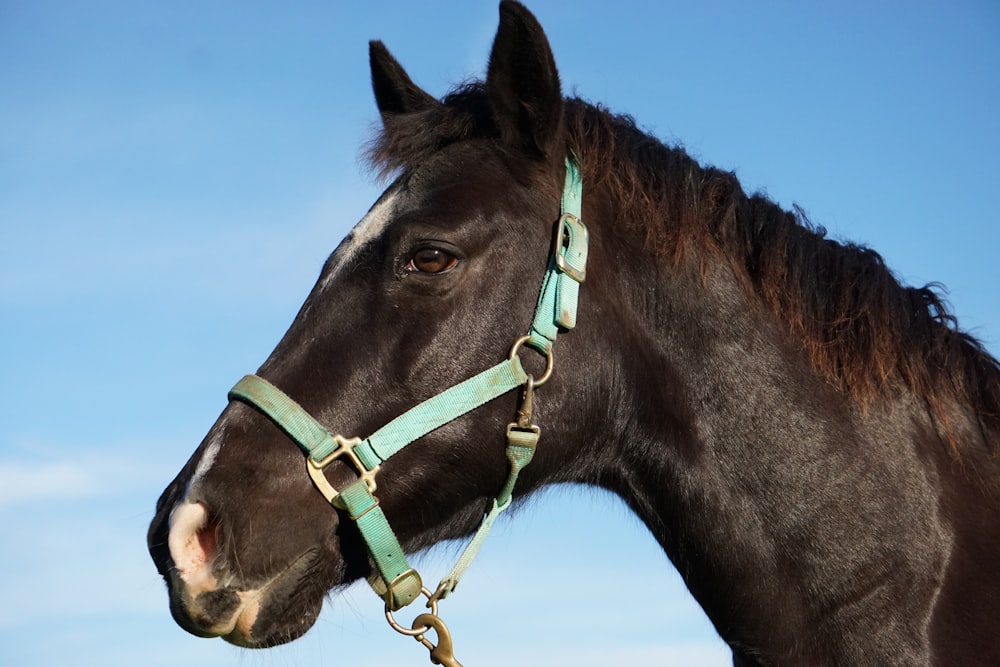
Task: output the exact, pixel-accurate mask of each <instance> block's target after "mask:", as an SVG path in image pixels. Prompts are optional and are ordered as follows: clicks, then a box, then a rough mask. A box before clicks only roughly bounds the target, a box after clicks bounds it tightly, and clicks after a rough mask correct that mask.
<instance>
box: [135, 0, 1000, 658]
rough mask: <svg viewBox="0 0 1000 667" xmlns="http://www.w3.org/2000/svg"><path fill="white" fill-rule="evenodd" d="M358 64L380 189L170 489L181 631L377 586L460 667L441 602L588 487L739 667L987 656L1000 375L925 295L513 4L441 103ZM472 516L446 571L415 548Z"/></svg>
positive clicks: (250, 640)
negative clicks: (750, 183)
mask: <svg viewBox="0 0 1000 667" xmlns="http://www.w3.org/2000/svg"><path fill="white" fill-rule="evenodd" d="M370 63H371V78H372V86H373V90H374V96H375V100H376V104H377V107H378V110H379V113H380V116H381V120H382V126H381V130H380V132H379V133H378V136H377V137H375V138H374V139H373V141H372V143H371V145H370V147H369V150H368V154H367V157H368V159H369V160H370V162H371V165H372V166H373V167H374V168H375V169H376V170H377V171H379V172H380V173H381V174H383V175H384V176H386V177H390V178H391V183H390V185H389V187H388V188H387V189H386V190H385V192H384V193H383V194H382V196H381V197H380V198H379V199H378V200H377V201H376V202H375V203H374V205H373V206H372V207H371V209H370V210H369V211H368V213H367V214H366V215H365V216H364V217H363V219H362V220H361V221H360V222H359V223H358V224H357V226H355V227H354V229H353V230H352V231H351V232H350V233H349V234H348V235H347V237H346V238H345V239H344V240H343V241H342V242H341V244H340V245H339V246H338V247H337V248H336V249H335V250H334V252H333V253H332V254H331V255H330V256H329V259H328V260H327V261H326V263H325V265H324V266H323V269H322V271H321V274H320V276H319V278H318V281H317V283H316V285H315V287H314V288H313V290H312V291H311V293H310V294H309V295H308V297H307V298H306V300H305V302H304V304H303V305H302V307H301V310H300V311H299V313H298V315H297V316H296V318H295V320H294V321H293V322H292V324H291V326H290V328H289V329H288V331H287V333H286V334H285V335H284V337H283V338H282V339H281V341H280V342H279V344H278V345H277V347H276V348H275V349H274V351H273V352H272V353H271V355H270V356H269V357H268V358H267V360H266V361H265V362H264V363H263V365H262V366H261V367H260V368H259V369H258V371H257V372H256V374H254V375H250V376H247V377H246V378H244V379H243V380H240V381H239V382H238V383H237V384H236V386H235V387H234V388H233V390H232V391H231V392H230V403H229V404H228V406H227V407H226V408H225V410H224V411H223V412H222V414H221V415H220V416H219V418H218V420H217V421H216V423H215V424H214V425H213V426H212V428H211V429H210V430H209V432H208V434H207V435H206V436H205V439H204V440H203V441H202V443H201V444H200V445H199V447H198V448H197V450H196V451H195V452H194V454H193V455H192V456H191V458H190V460H189V461H188V462H187V464H186V465H185V466H184V467H183V468H182V469H181V471H180V472H179V474H178V475H177V477H176V478H175V479H174V480H173V481H172V482H171V483H170V484H169V485H168V486H167V488H166V490H165V491H164V492H163V494H162V496H161V497H160V499H159V501H158V503H157V506H156V513H155V516H154V518H153V520H152V522H151V525H150V528H149V532H148V537H147V542H148V548H149V551H150V554H151V556H152V558H153V561H154V563H155V565H156V567H157V569H158V571H159V572H160V574H161V575H162V576H163V578H164V580H165V582H166V586H167V590H168V594H169V599H170V608H171V611H172V614H173V617H174V619H175V620H176V621H177V623H178V624H180V626H181V627H183V628H184V629H185V630H187V631H189V632H191V633H194V634H196V635H199V636H204V637H222V638H223V639H225V640H226V641H228V642H231V643H233V644H236V645H239V646H245V647H268V646H273V645H277V644H281V643H284V642H288V641H291V640H294V639H296V638H297V637H299V636H301V635H302V634H304V633H305V632H306V631H307V630H308V629H309V628H310V627H311V626H312V625H313V623H314V622H315V620H316V618H317V616H318V614H319V611H320V608H321V606H322V602H323V600H324V598H325V596H326V595H327V594H328V592H329V591H330V590H331V589H333V588H335V587H337V586H341V585H343V584H346V583H348V582H352V581H355V580H358V579H362V578H367V579H369V581H370V582H371V583H372V586H373V587H374V588H375V590H376V592H377V593H378V595H379V596H380V597H381V598H382V602H383V603H384V605H385V607H386V613H387V618H388V619H389V620H390V623H392V624H393V627H395V628H396V629H397V630H399V631H400V632H403V633H404V634H410V635H411V636H415V637H416V638H417V639H418V640H419V641H421V642H422V643H424V644H425V646H427V647H428V648H429V649H430V650H431V658H432V660H434V661H436V662H439V663H441V664H458V663H457V661H455V659H454V656H453V654H452V653H451V642H450V635H449V634H448V630H447V627H446V626H445V624H444V623H443V622H442V621H441V617H440V616H439V615H438V605H439V604H440V603H442V602H444V601H445V599H446V598H447V596H448V595H449V594H451V592H452V591H453V590H454V587H455V583H456V582H457V579H458V577H459V576H460V575H461V574H462V573H464V569H465V567H467V565H468V562H470V561H471V558H472V557H474V555H475V553H476V550H477V549H478V548H479V546H480V545H481V544H482V540H483V538H484V537H485V534H486V532H487V531H488V529H489V526H490V525H492V522H493V520H494V519H495V518H496V516H497V515H498V514H499V513H500V512H501V511H503V510H504V509H505V508H506V507H507V506H508V505H510V504H511V502H512V500H516V501H517V502H521V501H522V500H523V499H524V498H526V497H528V496H530V495H531V494H532V492H534V491H536V490H538V489H540V488H542V487H544V486H547V485H552V484H557V483H562V482H575V483H580V484H586V485H594V486H598V487H603V488H605V489H607V490H610V491H611V492H613V493H615V494H617V495H618V496H620V497H621V498H622V499H623V500H624V502H625V503H626V504H627V505H628V507H629V508H631V510H632V511H633V512H634V513H635V514H636V515H637V516H638V517H639V518H640V519H641V521H642V522H643V523H644V524H645V525H646V526H647V527H648V529H649V531H650V533H651V534H652V535H653V536H654V537H655V539H656V540H657V541H658V543H659V544H660V545H661V547H662V548H663V550H664V552H665V553H666V554H667V556H668V557H669V558H670V560H671V561H672V563H673V564H674V566H675V567H676V568H677V570H678V571H679V573H680V575H681V576H682V578H683V580H684V582H685V584H686V585H687V587H688V588H689V590H690V591H691V593H692V595H693V596H694V598H695V599H696V600H697V601H698V603H699V604H700V605H701V606H702V608H703V609H704V610H705V613H706V614H707V616H708V618H709V619H710V620H711V622H712V623H713V625H714V627H715V628H716V630H717V631H718V633H719V635H720V636H721V637H722V639H723V640H724V641H725V642H727V644H728V645H729V646H730V647H731V649H732V652H733V662H734V664H735V665H954V664H961V665H997V664H1000V569H998V568H997V567H996V559H997V555H998V554H1000V364H998V362H997V360H996V359H994V358H993V357H992V356H990V354H989V353H988V352H987V351H986V350H985V348H984V347H983V346H982V345H981V344H980V343H979V342H978V341H977V340H976V339H974V338H973V337H972V336H970V335H969V334H967V333H965V332H963V331H961V330H960V329H959V327H958V325H957V323H956V321H955V318H954V317H953V316H952V315H951V313H950V312H949V310H948V309H947V307H946V305H945V304H944V302H943V300H942V299H941V297H940V296H939V294H938V292H937V291H935V289H933V288H931V287H922V288H916V287H909V286H905V285H903V284H901V283H900V282H899V281H898V280H897V279H896V278H895V277H894V275H893V274H892V272H891V271H890V270H889V269H888V268H887V266H886V265H885V263H884V261H883V260H882V258H881V257H880V256H879V255H878V254H877V253H876V252H874V251H872V250H870V249H868V248H866V247H863V246H859V245H854V244H850V243H845V242H838V241H834V240H831V239H829V238H827V237H826V235H825V232H824V230H823V229H822V228H820V227H817V226H814V225H813V224H811V223H810V222H809V220H808V219H807V218H806V217H805V216H804V214H802V213H801V212H799V211H786V210H783V209H781V208H780V207H779V206H777V205H776V204H774V203H773V202H772V201H770V200H769V199H768V198H767V197H766V196H764V195H761V194H747V193H745V192H744V191H743V189H742V188H741V186H740V184H739V182H738V180H737V179H736V177H735V176H734V175H733V174H732V173H729V172H725V171H722V170H719V169H716V168H712V167H707V166H703V165H700V164H698V163H697V162H696V161H695V160H694V159H692V158H691V157H690V156H689V155H687V154H686V153H685V152H684V151H683V149H681V148H679V147H676V146H668V145H665V144H664V143H662V142H661V141H659V140H658V139H656V138H655V137H652V136H650V135H649V134H647V133H645V132H643V131H641V130H640V129H638V128H637V126H636V123H635V122H634V120H633V119H631V118H630V117H628V116H624V115H616V114H614V113H612V112H610V111H608V110H607V109H605V108H603V107H600V106H596V105H593V104H590V103H588V102H586V101H584V100H582V99H579V98H576V97H564V96H563V94H562V91H561V87H560V82H559V75H558V70H557V68H556V65H555V60H554V56H553V54H552V51H551V48H550V46H549V43H548V40H547V38H546V36H545V33H544V31H543V29H542V27H541V26H540V25H539V23H538V21H537V20H536V19H535V17H534V16H533V15H532V14H531V13H530V12H529V11H528V10H527V9H526V8H525V7H523V6H522V5H520V4H518V3H516V2H509V1H505V2H502V3H501V4H500V23H499V27H498V30H497V33H496V37H495V40H494V42H493V47H492V51H491V53H490V57H489V64H488V69H487V74H486V77H485V80H483V81H475V82H471V83H467V84H463V85H461V86H459V87H457V88H456V89H454V90H453V91H451V92H450V93H449V94H448V95H447V96H446V97H444V98H443V99H438V98H435V97H434V96H432V95H430V94H429V93H427V92H425V91H424V90H422V89H421V88H419V87H418V86H417V85H416V84H414V83H413V81H412V80H411V79H410V77H409V76H408V74H407V73H406V71H405V70H404V69H403V67H402V66H401V65H400V64H399V63H398V62H397V60H396V59H395V58H394V57H393V56H392V55H391V54H390V52H389V51H388V50H387V49H386V47H385V46H384V45H383V44H382V43H381V42H377V41H373V42H371V43H370ZM355 436H367V437H365V438H364V439H362V438H361V437H355ZM505 443H506V444H505ZM469 535H474V537H473V538H472V542H471V543H470V547H469V549H468V550H467V551H466V552H464V553H463V556H462V558H461V559H460V562H459V564H458V565H457V566H456V568H455V570H454V571H453V572H452V573H451V574H450V575H449V576H448V577H446V578H445V579H444V580H442V583H441V584H439V586H438V587H437V589H436V590H432V589H431V588H430V587H428V586H425V585H424V583H423V581H422V579H421V578H420V576H419V574H418V573H417V572H416V571H415V570H413V569H412V568H410V567H409V566H408V564H407V562H406V554H407V553H412V552H415V551H419V550H421V549H424V548H426V547H429V546H431V545H434V544H437V543H439V542H441V541H443V540H451V539H462V538H467V537H468V536H469ZM424 598H426V606H427V607H428V609H429V611H428V612H426V613H423V614H421V615H420V616H418V617H417V619H416V620H415V621H414V623H413V625H412V626H411V627H409V628H407V627H405V626H404V625H401V624H400V623H399V622H397V621H395V617H394V615H393V614H394V613H398V612H399V610H400V609H401V608H403V607H405V606H406V605H408V604H409V603H411V602H413V601H414V600H418V599H419V600H424ZM432 631H433V632H432ZM435 637H436V638H435Z"/></svg>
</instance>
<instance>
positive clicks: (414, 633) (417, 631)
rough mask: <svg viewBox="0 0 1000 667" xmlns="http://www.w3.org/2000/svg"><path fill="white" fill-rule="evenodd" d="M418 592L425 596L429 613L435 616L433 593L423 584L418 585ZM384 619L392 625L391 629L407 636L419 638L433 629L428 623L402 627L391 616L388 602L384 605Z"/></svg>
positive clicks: (436, 604)
mask: <svg viewBox="0 0 1000 667" xmlns="http://www.w3.org/2000/svg"><path fill="white" fill-rule="evenodd" d="M420 592H421V593H423V595H424V597H426V598H427V600H428V603H427V606H428V607H429V608H430V610H431V613H432V614H434V615H435V616H437V613H438V601H437V598H435V597H434V594H433V593H431V592H430V591H429V590H427V589H426V588H424V587H423V586H421V587H420ZM385 620H386V621H388V622H389V625H390V626H391V627H392V629H393V630H395V631H396V632H398V633H399V634H401V635H406V636H407V637H417V638H419V637H420V636H421V635H423V634H425V633H426V632H427V631H428V630H433V628H432V627H431V626H429V625H425V626H423V627H421V628H407V627H403V626H402V625H400V624H399V622H398V621H397V620H396V619H395V618H393V616H392V610H391V609H389V605H388V603H386V605H385Z"/></svg>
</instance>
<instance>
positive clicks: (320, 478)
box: [306, 435, 380, 509]
mask: <svg viewBox="0 0 1000 667" xmlns="http://www.w3.org/2000/svg"><path fill="white" fill-rule="evenodd" d="M333 439H334V440H335V441H336V442H337V445H339V446H338V447H337V449H335V450H333V452H331V453H330V454H329V455H328V456H326V457H325V458H324V459H323V460H322V461H316V460H314V459H313V458H312V457H311V456H307V457H306V470H308V471H309V477H311V478H312V481H313V484H315V485H316V488H317V489H319V492H320V493H322V494H323V497H324V498H326V501H327V502H328V503H330V504H331V505H334V506H335V507H339V508H340V509H347V508H346V507H344V505H343V503H338V502H337V498H338V496H340V491H338V490H337V489H335V488H333V485H332V484H330V481H329V480H328V479H327V478H326V475H324V474H323V469H324V468H326V467H327V466H328V465H330V464H331V463H333V462H334V461H335V460H336V459H339V458H340V457H342V456H346V457H347V458H348V459H349V461H350V463H351V464H353V465H354V467H355V469H356V470H357V471H358V477H360V478H361V479H363V480H364V482H365V484H366V485H367V486H368V491H369V492H370V493H371V494H372V495H375V488H376V484H375V474H376V473H377V472H378V471H379V467H380V466H375V467H374V468H372V469H371V470H369V469H368V468H367V467H365V464H364V463H362V462H361V459H360V457H358V455H357V453H356V452H355V451H354V449H355V448H356V447H357V446H358V445H360V444H361V443H362V442H364V440H362V439H361V438H345V437H343V436H341V435H335V436H333Z"/></svg>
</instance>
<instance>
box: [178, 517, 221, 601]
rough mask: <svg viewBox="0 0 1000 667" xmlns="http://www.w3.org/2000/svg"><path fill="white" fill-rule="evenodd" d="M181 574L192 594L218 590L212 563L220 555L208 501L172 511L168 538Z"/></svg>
mask: <svg viewBox="0 0 1000 667" xmlns="http://www.w3.org/2000/svg"><path fill="white" fill-rule="evenodd" d="M167 546H168V548H169V550H170V557H171V559H173V561H174V567H176V568H177V574H178V575H180V578H181V580H182V581H183V582H184V583H185V584H186V585H187V587H188V590H189V592H190V593H192V594H197V593H199V592H203V591H207V590H214V589H215V587H216V581H215V577H214V576H213V575H212V563H213V561H214V560H215V557H216V549H217V537H216V525H215V522H214V521H212V520H211V517H210V514H209V511H208V508H207V507H206V506H205V504H204V503H200V502H185V503H183V504H181V505H178V506H177V507H175V508H174V511H173V512H172V513H171V514H170V534H169V537H168V538H167Z"/></svg>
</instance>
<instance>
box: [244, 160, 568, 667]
mask: <svg viewBox="0 0 1000 667" xmlns="http://www.w3.org/2000/svg"><path fill="white" fill-rule="evenodd" d="M582 196H583V180H582V178H581V176H580V171H579V168H578V167H577V165H576V163H575V161H574V160H573V159H571V158H567V160H566V181H565V185H564V187H563V194H562V202H561V212H560V217H559V221H558V223H557V225H556V231H555V236H554V240H553V247H552V253H551V256H550V257H549V266H548V270H547V271H546V273H545V278H544V279H543V281H542V288H541V291H540V294H539V297H538V304H537V305H536V307H535V315H534V319H533V321H532V323H531V329H530V330H529V332H528V333H527V334H526V335H525V336H523V337H522V338H519V339H518V340H517V341H515V343H514V344H513V346H512V347H511V350H510V354H509V355H508V358H507V359H505V360H504V361H502V362H500V363H499V364H497V365H496V366H493V367H492V368H489V369H487V370H485V371H483V372H481V373H479V374H478V375H475V376H473V377H471V378H469V379H467V380H465V381H464V382H460V383H459V384H457V385H454V386H452V387H450V388H449V389H446V390H445V391H443V392H441V393H440V394H437V395H436V396H434V397H432V398H430V399H428V400H426V401H424V402H423V403H420V404H419V405H416V406H414V407H413V408H411V409H409V410H408V411H406V412H404V413H403V414H402V415H400V416H398V417H396V418H395V419H393V420H392V421H390V422H389V423H388V424H386V425H385V426H383V427H382V428H380V429H378V430H377V431H375V432H374V433H373V434H371V435H370V436H368V437H367V438H365V439H364V440H362V439H360V438H344V437H343V436H340V435H332V434H331V433H330V432H329V431H328V430H327V429H326V427H324V426H323V425H322V424H320V423H319V422H318V421H316V419H314V418H313V417H312V416H311V415H310V414H309V413H307V412H306V411H305V410H304V409H303V408H302V407H301V406H299V404H298V403H296V402H295V401H294V400H292V399H291V398H290V397H289V396H288V395H286V394H285V393H284V392H282V391H281V390H280V389H278V388H276V387H275V386H274V385H272V384H271V383H270V382H268V381H267V380H265V379H263V378H261V377H258V376H256V375H247V376H245V377H244V378H243V379H242V380H240V381H239V382H238V383H237V384H236V386H235V387H233V388H232V390H230V392H229V400H230V401H241V402H243V403H247V404H249V405H251V406H253V407H254V408H256V409H257V410H259V411H260V412H262V413H263V414H264V415H266V416H267V417H268V418H270V419H271V420H272V421H273V422H274V423H275V424H276V425H278V426H279V427H280V428H281V429H282V430H283V431H284V432H285V433H286V434H287V435H288V436H289V437H290V438H291V439H292V440H293V441H295V443H296V444H297V445H298V446H299V447H301V448H302V450H303V451H304V452H305V453H306V454H307V465H306V468H307V470H308V472H309V476H310V477H311V478H312V480H313V483H314V484H315V485H316V487H317V489H319V491H320V493H322V494H323V497H324V498H326V499H327V501H328V502H330V503H331V504H332V505H333V506H334V507H337V508H339V509H342V510H345V511H346V512H348V514H349V516H350V518H351V519H352V520H354V521H355V522H357V525H358V528H359V530H360V531H361V536H362V538H364V540H365V543H366V544H367V546H368V551H369V553H370V554H371V557H372V560H373V561H374V562H375V568H376V569H377V570H378V575H377V576H374V575H373V577H372V578H371V579H370V582H371V584H372V587H373V588H374V589H375V591H376V592H377V593H378V594H379V595H380V596H381V597H382V598H383V600H384V601H385V605H386V617H387V618H388V620H389V623H390V625H392V627H393V628H395V629H396V630H398V631H399V632H402V633H403V634H407V635H410V636H414V637H416V638H417V640H418V641H420V642H421V643H423V644H424V645H425V646H427V647H428V648H429V649H431V659H432V661H435V662H437V663H439V664H446V665H447V664H452V665H458V662H457V661H455V659H454V656H452V655H451V650H450V644H451V641H450V636H449V635H448V630H447V628H446V627H445V626H444V624H443V623H442V622H441V619H440V618H438V617H437V602H438V601H439V600H441V599H444V598H445V597H447V595H448V594H449V593H451V592H452V591H454V590H455V587H456V586H457V585H458V582H459V579H461V577H462V575H463V574H464V573H465V570H466V569H467V568H468V567H469V565H470V564H471V563H472V560H473V559H474V558H475V556H476V553H478V551H479V548H480V546H481V545H482V542H483V540H484V539H485V538H486V535H487V534H488V533H489V530H490V528H491V527H492V525H493V522H494V521H495V520H496V518H497V516H498V515H499V514H500V513H501V512H503V510H505V509H506V508H507V507H508V506H509V505H510V502H511V498H512V491H513V489H514V484H515V483H516V482H517V477H518V474H519V473H520V471H521V469H522V468H524V466H526V465H528V463H529V462H530V461H531V458H532V456H533V454H534V451H535V446H536V444H537V442H538V437H539V429H538V427H537V426H535V425H534V424H533V423H532V421H531V412H532V399H533V392H534V389H535V388H536V387H538V386H540V385H542V384H544V383H545V382H546V381H547V380H548V379H549V377H550V376H551V374H552V370H553V357H552V345H553V343H555V340H556V336H557V334H558V333H559V331H568V330H569V329H572V328H573V327H574V326H575V325H576V310H577V295H578V293H579V288H580V283H582V282H583V281H584V279H585V278H586V266H587V228H586V227H585V226H584V224H583V223H582V222H581V221H580V217H581V216H580V211H581V206H582ZM524 345H527V346H529V347H531V348H532V349H534V350H536V351H537V352H539V353H540V354H542V355H544V356H545V357H546V368H545V371H544V373H543V375H542V377H541V378H539V379H538V380H535V379H534V378H532V376H531V375H529V374H527V373H526V372H525V371H524V368H523V367H522V365H521V360H520V357H519V356H518V352H519V350H520V349H521V348H522V347H523V346H524ZM518 387H524V393H523V397H522V400H521V406H520V409H519V410H518V417H517V421H516V422H513V423H511V424H510V425H508V427H507V458H508V461H509V462H510V473H509V475H508V477H507V481H506V483H505V484H504V486H503V488H502V489H501V491H500V493H498V494H497V497H496V498H495V499H494V501H493V504H492V507H491V508H490V510H489V511H488V512H487V513H486V515H485V516H484V517H483V521H482V524H481V525H480V527H479V529H478V530H477V532H476V534H475V535H474V536H473V538H472V540H471V541H470V542H469V544H468V546H467V547H466V548H465V551H464V552H463V553H462V555H461V557H460V558H459V560H458V562H457V563H456V564H455V567H454V568H453V569H452V571H451V572H450V573H449V574H448V575H447V576H446V577H445V578H444V579H442V580H441V583H440V584H439V585H438V587H437V589H436V591H435V592H434V593H431V592H430V591H428V590H427V589H426V588H424V586H423V583H422V582H421V579H420V575H419V574H418V573H417V572H416V570H414V569H413V568H411V567H410V566H409V564H408V563H407V561H406V556H405V555H404V554H403V549H402V547H400V545H399V540H398V539H397V538H396V535H395V533H394V532H393V531H392V528H391V527H390V526H389V522H388V520H387V519H386V516H385V514H384V513H383V512H382V508H381V507H380V506H379V502H378V499H377V498H376V497H375V491H376V488H377V484H376V475H377V473H378V471H379V466H380V465H381V464H382V463H383V462H384V461H385V460H386V459H388V458H389V457H390V456H392V455H393V454H395V453H397V452H399V451H400V450H401V449H403V448H404V447H406V446H407V445H408V444H410V443H411V442H413V441H415V440H417V439H419V438H421V437H423V436H424V435H426V434H428V433H430V432H431V431H434V430H436V429H438V428H440V427H441V426H444V425H445V424H447V423H448V422H450V421H452V420H454V419H456V418H458V417H460V416H462V415H464V414H466V413H467V412H471V411H472V410H475V409H476V408H478V407H480V406H481V405H484V404H485V403H488V402H490V401H492V400H493V399H495V398H498V397H500V396H502V395H504V394H506V393H508V392H510V391H512V390H514V389H516V388H518ZM337 459H345V460H346V462H348V463H350V464H351V465H352V466H353V467H354V468H355V469H356V470H357V472H358V475H359V477H358V479H357V480H355V481H354V482H352V483H350V484H348V485H347V486H345V487H344V488H343V489H340V490H337V489H335V488H333V486H332V485H331V484H330V482H329V481H328V480H327V479H326V476H325V475H324V474H323V470H324V468H326V466H328V465H329V464H330V463H332V462H333V461H335V460H337ZM421 594H423V595H425V596H426V597H427V598H428V607H429V608H430V609H431V613H429V614H421V615H420V616H418V617H417V619H416V620H415V621H414V624H413V627H412V628H411V629H406V628H403V627H402V626H400V625H399V624H397V623H396V622H395V620H394V619H393V617H392V612H393V611H396V610H398V609H400V608H402V607H404V606H406V605H408V604H409V603H411V602H413V600H414V599H416V598H417V597H418V596H419V595H421ZM431 628H433V629H434V630H435V631H436V632H437V634H438V645H437V646H434V645H433V644H431V643H430V642H429V641H428V640H427V639H426V638H425V637H424V634H425V633H426V632H427V630H429V629H431Z"/></svg>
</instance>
